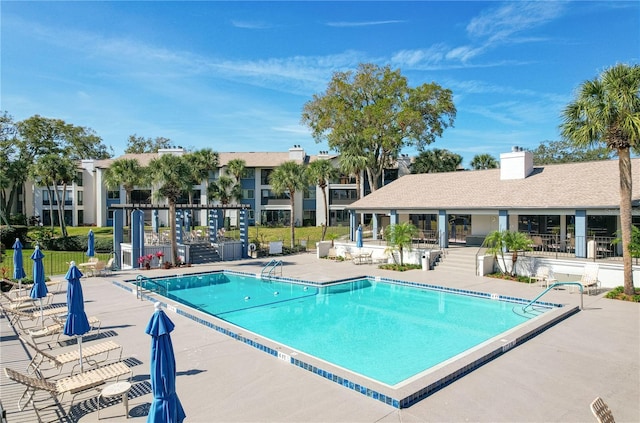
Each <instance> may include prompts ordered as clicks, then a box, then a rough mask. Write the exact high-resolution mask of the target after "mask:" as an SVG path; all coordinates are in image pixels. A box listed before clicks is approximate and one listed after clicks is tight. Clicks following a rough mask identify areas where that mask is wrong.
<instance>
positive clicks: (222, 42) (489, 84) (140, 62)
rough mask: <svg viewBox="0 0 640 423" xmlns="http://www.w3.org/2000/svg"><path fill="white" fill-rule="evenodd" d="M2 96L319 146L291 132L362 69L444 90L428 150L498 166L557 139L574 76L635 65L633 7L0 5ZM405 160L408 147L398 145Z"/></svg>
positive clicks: (70, 115) (31, 107)
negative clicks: (447, 117)
mask: <svg viewBox="0 0 640 423" xmlns="http://www.w3.org/2000/svg"><path fill="white" fill-rule="evenodd" d="M0 8H1V9H0V13H1V19H2V20H1V24H2V25H1V36H2V39H1V48H2V53H1V60H2V62H1V63H0V65H1V74H0V82H1V87H0V100H1V106H0V108H1V109H2V110H5V111H8V112H9V114H11V115H12V116H13V117H14V119H15V120H22V119H26V118H28V117H30V116H33V115H35V114H39V115H42V116H46V117H51V118H59V119H63V120H65V121H66V122H67V123H71V124H74V125H78V126H86V127H89V128H92V129H94V130H95V131H96V132H97V134H98V135H99V136H101V137H102V139H103V141H104V143H105V144H107V145H109V146H112V147H113V149H114V153H115V155H116V156H118V155H120V154H122V153H123V151H124V149H125V147H126V140H127V138H128V136H129V135H132V134H137V135H138V136H144V137H152V138H155V137H158V136H162V137H167V138H170V139H171V140H172V142H173V144H174V145H181V146H184V147H188V148H191V149H199V148H205V147H207V148H212V149H214V150H216V151H221V152H228V151H285V150H286V149H288V148H289V147H291V146H293V145H294V144H299V145H301V146H302V147H303V148H304V149H305V150H306V151H307V152H308V153H309V154H317V152H318V151H319V150H325V149H326V148H327V146H326V144H324V143H320V144H318V143H316V142H315V141H314V140H313V138H312V137H311V136H310V132H309V130H308V128H306V127H304V126H302V125H301V124H300V116H301V111H302V107H303V105H304V104H305V103H306V102H307V101H309V100H310V99H311V98H312V96H313V94H317V93H322V92H323V91H324V90H325V89H326V87H327V84H328V82H329V80H330V78H331V76H332V74H333V73H334V72H336V71H345V70H350V69H355V68H356V67H357V66H358V64H359V63H364V62H370V63H375V64H378V65H381V66H384V65H390V66H391V67H392V68H394V69H400V70H401V72H402V74H403V75H404V76H406V77H407V78H408V81H409V85H411V86H417V85H420V84H422V83H425V82H431V81H434V82H436V83H438V84H440V85H442V86H443V87H445V88H449V89H451V90H452V91H453V93H454V102H455V105H456V107H457V109H458V115H457V118H456V121H455V127H454V128H449V129H447V130H446V131H445V133H444V136H443V137H442V138H439V139H438V140H437V141H436V142H435V143H434V144H431V145H430V146H429V148H444V149H448V150H450V151H452V152H455V153H457V154H460V155H462V156H463V158H464V164H465V165H468V163H469V161H470V160H471V158H472V157H473V156H474V155H476V154H480V153H489V154H492V155H493V156H494V157H496V158H498V157H499V155H500V153H503V152H507V151H510V149H511V146H513V145H519V146H523V147H525V148H535V147H537V146H538V145H539V144H540V143H541V142H543V141H545V140H559V139H560V137H559V131H558V125H559V124H560V112H561V110H562V109H563V107H564V106H565V105H566V104H567V103H568V102H570V101H571V99H572V98H573V93H574V91H575V89H576V88H577V87H578V86H579V84H580V83H582V82H583V81H585V80H587V79H593V78H595V77H596V76H597V75H598V74H599V73H600V72H601V71H602V70H604V69H605V68H607V67H609V66H612V65H614V64H616V63H619V62H623V63H628V64H637V63H638V62H639V56H640V29H639V28H640V2H637V1H633V2H624V1H604V2H599V1H574V2H555V1H544V2H520V1H518V2H497V1H489V2H483V1H472V2H463V1H448V2H426V1H425V2H418V1H414V2H365V1H360V2H338V1H334V2H313V1H309V2H214V1H199V2H170V1H168V2H130V1H113V2H109V1H105V2H76V1H74V2H29V1H20V2H12V1H2V2H0ZM404 152H405V153H408V154H415V151H414V150H411V149H407V150H405V151H404Z"/></svg>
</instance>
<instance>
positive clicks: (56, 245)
mask: <svg viewBox="0 0 640 423" xmlns="http://www.w3.org/2000/svg"><path fill="white" fill-rule="evenodd" d="M43 246H44V248H46V249H47V250H52V251H85V250H86V249H87V237H86V236H80V235H75V236H68V237H66V238H52V239H49V240H46V241H44V242H43Z"/></svg>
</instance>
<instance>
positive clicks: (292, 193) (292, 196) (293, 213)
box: [289, 191, 296, 248]
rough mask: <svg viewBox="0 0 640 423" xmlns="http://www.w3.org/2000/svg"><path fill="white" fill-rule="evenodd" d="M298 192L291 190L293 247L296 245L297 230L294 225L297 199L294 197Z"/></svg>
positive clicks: (290, 221) (290, 225) (290, 220)
mask: <svg viewBox="0 0 640 423" xmlns="http://www.w3.org/2000/svg"><path fill="white" fill-rule="evenodd" d="M295 194H296V192H295V191H293V192H291V191H290V194H289V195H291V219H289V227H290V228H291V248H293V247H294V245H296V230H295V226H294V219H295V217H296V211H295V210H296V200H295V199H294V196H295Z"/></svg>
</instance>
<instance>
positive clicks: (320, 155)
mask: <svg viewBox="0 0 640 423" xmlns="http://www.w3.org/2000/svg"><path fill="white" fill-rule="evenodd" d="M318 158H319V159H325V160H326V159H328V158H329V151H328V150H320V151H318Z"/></svg>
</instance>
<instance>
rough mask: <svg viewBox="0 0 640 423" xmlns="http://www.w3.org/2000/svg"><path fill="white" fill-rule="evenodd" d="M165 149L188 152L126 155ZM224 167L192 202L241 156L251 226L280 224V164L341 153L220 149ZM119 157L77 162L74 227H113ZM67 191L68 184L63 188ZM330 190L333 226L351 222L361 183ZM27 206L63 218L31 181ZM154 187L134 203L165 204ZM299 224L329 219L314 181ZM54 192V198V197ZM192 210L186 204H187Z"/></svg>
mask: <svg viewBox="0 0 640 423" xmlns="http://www.w3.org/2000/svg"><path fill="white" fill-rule="evenodd" d="M162 154H175V155H182V154H186V151H185V150H184V149H183V148H167V149H161V150H159V151H158V152H157V153H144V154H125V155H123V156H121V157H118V158H116V159H121V158H135V159H136V160H138V162H139V163H140V165H142V166H147V165H148V164H149V162H150V161H151V160H152V159H153V158H156V157H158V156H160V155H162ZM218 154H219V167H218V169H217V170H215V171H213V172H211V173H210V175H209V181H202V182H201V183H200V184H198V185H194V186H193V187H192V204H195V205H201V204H207V195H206V187H207V182H208V183H213V182H215V181H216V180H217V179H218V178H219V177H220V176H221V175H224V174H226V168H227V165H228V163H229V162H230V161H232V160H234V159H242V160H244V162H245V165H246V166H245V171H244V173H243V175H242V177H241V181H240V184H241V187H242V199H241V201H240V203H241V204H245V205H248V206H249V210H248V222H249V225H255V224H260V225H265V226H279V225H285V226H286V225H288V224H289V222H290V219H291V216H292V213H291V203H290V199H289V194H288V193H285V194H281V195H277V194H275V193H274V192H273V190H272V189H271V185H270V184H269V175H270V174H271V172H273V170H274V169H275V168H277V167H278V166H279V165H281V164H282V163H284V162H285V161H290V160H293V161H296V162H298V163H300V164H305V165H308V164H309V163H311V162H313V161H315V160H319V159H327V160H330V161H331V162H332V163H333V164H334V165H335V166H336V168H337V167H338V156H337V155H335V154H329V152H326V151H322V152H320V154H318V155H309V154H307V153H306V152H305V151H304V149H303V148H302V147H301V146H300V145H294V146H293V147H291V148H289V149H288V151H285V152H219V153H218ZM116 159H108V160H82V161H81V162H80V163H79V166H78V178H77V181H76V182H75V183H74V184H71V185H68V186H67V187H65V188H64V193H62V192H60V198H63V201H64V206H63V218H64V219H65V221H66V223H67V224H68V225H71V226H83V225H87V226H111V225H112V224H113V213H114V209H113V208H110V206H113V205H115V204H123V203H125V198H126V192H125V190H124V188H123V187H120V188H119V189H115V190H110V189H107V187H106V186H105V184H104V173H105V171H106V169H108V168H109V166H110V165H111V164H112V163H113V161H114V160H116ZM409 161H410V159H409V157H408V156H402V157H401V160H399V164H400V165H399V166H397V167H396V168H395V169H389V170H387V171H386V172H385V174H384V177H383V181H382V184H383V185H384V184H386V183H389V182H391V181H393V180H395V179H397V178H398V177H399V176H401V175H404V174H406V173H409V166H408V164H409ZM361 181H362V184H361V185H362V186H361V187H360V188H359V189H360V193H359V194H360V195H359V197H363V196H364V195H365V194H368V193H369V192H370V189H369V186H368V184H367V182H366V178H361ZM57 189H58V191H62V190H63V187H61V186H60V187H58V188H57ZM326 189H327V200H328V202H329V220H330V225H332V226H339V225H345V226H347V225H349V222H350V221H349V210H348V207H349V205H350V204H351V203H353V202H355V201H356V200H357V198H358V192H357V191H358V186H357V184H356V180H355V178H354V177H352V176H349V175H341V176H339V177H338V178H336V179H335V180H333V181H330V184H329V185H328V187H327V188H326ZM25 192H26V195H25V199H26V201H25V202H24V206H25V207H24V210H25V214H26V215H27V216H36V217H38V219H39V220H40V222H41V223H42V224H44V225H49V224H50V223H51V220H52V219H53V221H54V223H55V222H57V221H58V219H59V212H58V204H57V201H58V200H57V196H56V195H50V194H49V191H48V190H47V188H46V187H39V186H35V185H33V184H28V187H26V190H25ZM153 193H154V187H153V186H139V187H135V188H134V190H133V192H132V194H131V203H133V204H164V201H163V200H157V199H155V198H154V195H153ZM295 196H296V198H295V207H296V210H295V225H296V226H319V225H321V224H323V223H324V222H325V211H324V203H323V201H324V200H323V195H322V191H321V189H320V188H319V187H317V186H309V188H308V190H306V191H304V192H296V193H295ZM50 197H52V198H50ZM179 203H180V204H184V205H185V206H186V204H188V203H189V198H188V196H186V195H185V198H182V199H181V200H180V201H179ZM208 204H212V205H219V202H217V201H209V202H208ZM185 209H187V207H185ZM145 213H146V214H145V222H147V223H148V224H149V225H151V219H152V211H151V210H147V211H146V212H145ZM226 217H227V218H228V222H229V224H230V225H231V226H235V224H236V223H237V216H236V215H235V214H234V213H233V212H230V213H228V215H227V216H226ZM158 219H159V225H160V226H168V216H167V212H166V211H163V210H160V212H159V214H158ZM191 224H192V225H206V224H207V211H206V210H196V211H194V212H193V214H192V216H191Z"/></svg>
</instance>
